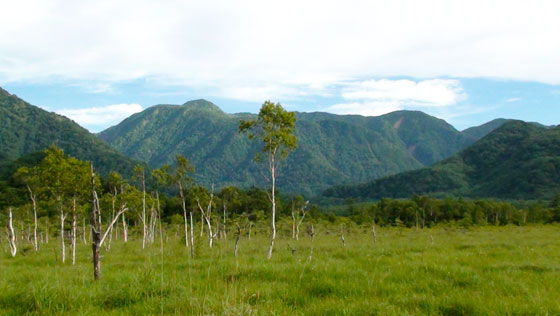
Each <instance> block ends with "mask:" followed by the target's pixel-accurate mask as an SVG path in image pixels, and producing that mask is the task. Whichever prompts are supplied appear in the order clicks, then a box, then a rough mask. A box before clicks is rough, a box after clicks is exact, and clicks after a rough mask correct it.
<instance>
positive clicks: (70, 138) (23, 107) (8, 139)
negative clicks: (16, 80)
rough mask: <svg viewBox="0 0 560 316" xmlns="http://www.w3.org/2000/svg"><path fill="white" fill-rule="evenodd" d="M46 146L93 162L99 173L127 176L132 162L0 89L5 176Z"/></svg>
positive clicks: (0, 135)
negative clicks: (118, 172) (12, 167)
mask: <svg viewBox="0 0 560 316" xmlns="http://www.w3.org/2000/svg"><path fill="white" fill-rule="evenodd" d="M50 145H56V146H57V147H59V148H62V149H63V150H64V151H65V153H67V154H68V155H71V156H73V157H76V158H78V159H81V160H90V161H93V163H94V164H95V166H96V168H97V169H98V170H100V172H102V173H108V172H109V171H111V170H117V171H120V172H122V173H125V174H131V172H132V167H133V165H134V161H133V160H132V159H130V158H127V157H125V156H123V155H122V154H121V153H119V152H118V151H116V150H115V149H113V148H111V147H110V146H109V145H108V144H106V143H105V142H104V141H102V140H100V139H99V138H97V137H96V136H95V135H93V134H91V133H90V132H88V131H87V130H86V129H84V128H82V127H81V126H79V125H78V124H76V123H75V122H73V121H72V120H70V119H68V118H66V117H64V116H61V115H58V114H55V113H50V112H47V111H45V110H42V109H40V108H38V107H35V106H33V105H30V104H29V103H27V102H25V101H23V100H22V99H20V98H18V97H17V96H15V95H12V94H10V93H8V92H7V91H6V90H3V89H2V88H0V149H1V150H0V168H1V169H2V170H3V173H5V172H6V171H5V170H6V169H9V168H10V164H11V163H12V162H13V161H15V160H16V159H18V158H20V157H21V156H24V155H27V154H31V153H34V152H38V151H42V150H44V149H45V148H47V147H49V146H50Z"/></svg>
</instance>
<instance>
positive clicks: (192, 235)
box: [189, 209, 194, 258]
mask: <svg viewBox="0 0 560 316" xmlns="http://www.w3.org/2000/svg"><path fill="white" fill-rule="evenodd" d="M189 215H190V218H191V257H192V258H194V222H193V212H192V209H191V211H190V214H189Z"/></svg>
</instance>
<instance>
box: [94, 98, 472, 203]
mask: <svg viewBox="0 0 560 316" xmlns="http://www.w3.org/2000/svg"><path fill="white" fill-rule="evenodd" d="M252 117H255V116H254V115H251V114H226V113H224V112H223V111H221V110H220V109H219V108H218V107H217V106H216V105H214V104H212V103H211V102H208V101H205V100H195V101H190V102H187V103H185V104H183V105H157V106H153V107H150V108H148V109H146V110H144V111H143V112H140V113H136V114H134V115H132V116H131V117H129V118H127V119H126V120H124V121H123V122H121V123H120V124H118V125H116V126H113V127H111V128H109V129H107V130H105V131H103V132H101V133H100V134H99V135H98V136H99V137H101V138H102V139H104V140H106V141H107V142H108V143H109V144H111V145H112V146H114V147H115V148H117V149H119V150H120V151H121V152H122V153H124V154H126V155H128V156H130V157H133V158H135V159H139V160H143V161H146V162H148V163H149V164H150V165H151V166H153V167H158V166H160V165H162V164H164V163H173V159H174V157H175V155H176V154H177V153H180V154H183V155H185V156H186V157H187V158H189V159H190V160H191V162H192V163H193V164H194V165H195V167H196V169H197V170H196V177H197V180H198V181H199V182H201V183H203V184H210V183H216V184H217V185H218V186H222V185H231V184H233V185H239V186H245V187H246V186H251V185H263V184H264V177H263V173H265V170H263V167H264V166H262V165H257V164H255V163H254V162H253V161H252V159H253V156H254V154H255V153H256V152H258V151H259V144H257V143H253V142H249V141H248V140H247V139H245V137H244V136H243V135H239V134H238V132H237V126H238V123H239V120H240V119H249V118H252ZM296 117H297V122H296V135H297V136H298V149H296V150H295V151H294V152H293V153H291V154H290V156H289V157H288V159H287V161H285V162H284V163H283V166H282V167H281V169H280V175H279V179H278V180H279V187H280V189H281V190H283V191H290V192H301V193H305V194H312V193H318V192H320V191H321V190H323V189H324V188H326V187H328V186H331V185H336V184H345V183H356V182H359V181H367V180H369V179H372V178H378V177H382V176H386V175H390V174H394V173H397V172H400V171H404V170H411V169H416V168H419V167H422V166H424V165H429V164H432V163H434V162H436V161H437V160H440V159H442V158H446V157H448V156H450V155H452V154H454V153H456V152H457V151H458V150H460V149H462V148H464V147H465V146H466V144H470V143H471V142H473V141H474V140H472V139H471V138H469V137H466V136H464V135H462V134H461V133H460V132H459V131H457V130H455V129H454V128H453V127H452V126H451V125H449V124H447V123H446V122H445V121H443V120H439V119H436V118H434V117H431V116H429V115H426V114H424V113H422V112H409V111H399V112H394V113H391V114H387V115H383V116H379V117H363V116H358V115H334V114H328V113H296Z"/></svg>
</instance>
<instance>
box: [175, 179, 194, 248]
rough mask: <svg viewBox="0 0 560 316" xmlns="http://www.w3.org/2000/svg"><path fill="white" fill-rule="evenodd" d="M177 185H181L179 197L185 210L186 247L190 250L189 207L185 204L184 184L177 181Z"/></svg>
mask: <svg viewBox="0 0 560 316" xmlns="http://www.w3.org/2000/svg"><path fill="white" fill-rule="evenodd" d="M177 184H178V185H179V196H180V197H181V207H182V208H183V219H184V220H185V247H186V248H189V225H188V218H187V205H186V202H185V195H184V193H183V184H182V183H181V180H179V181H177ZM191 229H192V226H191Z"/></svg>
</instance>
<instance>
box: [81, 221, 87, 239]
mask: <svg viewBox="0 0 560 316" xmlns="http://www.w3.org/2000/svg"><path fill="white" fill-rule="evenodd" d="M82 227H83V228H82V239H83V241H84V245H87V239H86V218H85V216H84V221H83V226H82Z"/></svg>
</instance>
